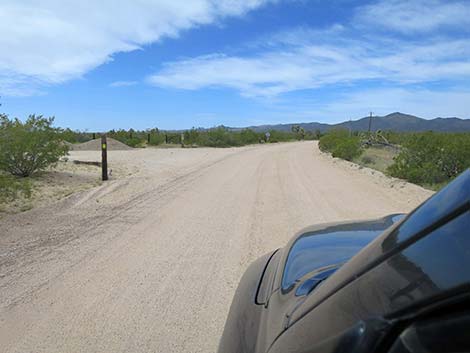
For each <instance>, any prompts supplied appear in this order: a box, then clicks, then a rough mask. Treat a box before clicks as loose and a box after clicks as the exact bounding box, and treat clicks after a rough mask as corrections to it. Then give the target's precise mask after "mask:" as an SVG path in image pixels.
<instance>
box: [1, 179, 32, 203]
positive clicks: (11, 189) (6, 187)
mask: <svg viewBox="0 0 470 353" xmlns="http://www.w3.org/2000/svg"><path fill="white" fill-rule="evenodd" d="M19 195H23V196H24V197H30V196H31V184H30V183H29V181H28V180H26V179H24V178H18V177H14V176H12V175H8V174H4V173H1V174H0V203H4V202H7V201H10V200H13V199H15V198H16V197H17V196H19Z"/></svg>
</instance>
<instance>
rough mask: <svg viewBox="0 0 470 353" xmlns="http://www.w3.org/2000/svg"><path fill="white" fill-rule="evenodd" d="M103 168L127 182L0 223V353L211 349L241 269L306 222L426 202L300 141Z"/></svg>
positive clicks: (145, 156) (125, 155) (86, 156)
mask: <svg viewBox="0 0 470 353" xmlns="http://www.w3.org/2000/svg"><path fill="white" fill-rule="evenodd" d="M71 158H76V159H80V160H98V158H99V152H92V151H73V152H72V155H71ZM109 160H110V165H111V168H113V165H114V166H117V167H119V168H120V169H121V170H127V171H129V173H127V174H125V175H123V176H122V177H121V178H119V179H116V180H111V181H110V182H107V183H104V184H102V185H100V186H97V187H94V188H92V189H89V190H87V191H82V192H80V193H76V194H73V195H71V196H69V197H67V198H65V199H63V200H61V201H58V202H56V203H54V204H53V205H52V206H47V207H46V206H44V207H39V208H35V209H32V210H30V211H27V212H23V213H20V214H16V215H8V216H6V217H4V218H2V219H1V220H0V234H1V236H0V352H31V353H33V352H34V353H39V352H47V353H53V352H87V353H91V352H214V351H215V350H216V347H217V344H218V339H219V337H220V334H221V332H222V328H223V324H224V320H225V317H226V314H227V312H228V309H229V306H230V302H231V299H232V295H233V293H234V290H235V288H236V285H237V283H238V280H239V279H240V277H241V275H242V273H243V271H244V269H245V268H246V267H247V266H248V264H249V263H250V262H251V261H252V260H254V259H255V258H257V257H258V256H260V255H262V254H264V253H266V252H268V251H270V250H272V249H274V248H276V247H280V246H283V245H284V244H285V243H286V242H287V240H288V239H289V238H290V237H291V236H292V235H293V234H294V233H295V232H296V231H298V230H299V229H301V228H302V227H305V226H307V225H310V224H314V223H319V222H329V221H337V220H347V219H364V218H371V217H380V216H384V215H386V214H389V213H393V212H408V211H410V210H411V209H413V208H414V207H415V206H417V205H418V204H419V203H420V202H422V201H423V200H425V199H426V198H427V197H429V196H430V195H431V192H430V191H428V190H425V189H422V188H420V187H418V186H415V185H411V184H408V183H405V182H402V181H398V180H393V179H390V178H387V177H385V176H383V175H382V174H381V173H378V172H374V171H372V170H370V169H366V168H363V169H360V168H358V167H357V166H354V165H352V164H350V163H348V162H344V161H340V160H336V159H332V158H331V157H328V156H326V155H324V154H322V153H320V152H319V150H318V148H317V145H316V144H315V143H314V142H299V143H287V144H276V145H260V146H248V147H243V148H230V149H206V148H198V149H142V150H132V151H115V152H110V155H109Z"/></svg>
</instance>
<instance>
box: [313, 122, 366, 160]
mask: <svg viewBox="0 0 470 353" xmlns="http://www.w3.org/2000/svg"><path fill="white" fill-rule="evenodd" d="M318 146H319V148H320V150H322V151H324V152H330V153H331V154H332V156H333V157H338V158H343V159H346V160H348V161H352V160H353V159H354V158H355V157H358V156H360V155H361V153H362V149H361V140H360V138H359V137H358V136H355V135H351V134H350V133H349V131H348V130H344V129H335V130H331V131H329V132H328V133H326V134H325V135H323V136H321V137H320V141H319V144H318Z"/></svg>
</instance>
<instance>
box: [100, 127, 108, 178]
mask: <svg viewBox="0 0 470 353" xmlns="http://www.w3.org/2000/svg"><path fill="white" fill-rule="evenodd" d="M101 179H102V180H103V181H105V180H108V143H107V142H106V135H101Z"/></svg>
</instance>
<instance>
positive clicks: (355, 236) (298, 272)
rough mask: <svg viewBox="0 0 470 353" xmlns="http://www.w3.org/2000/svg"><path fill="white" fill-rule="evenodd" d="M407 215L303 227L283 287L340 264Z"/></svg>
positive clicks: (292, 249)
mask: <svg viewBox="0 0 470 353" xmlns="http://www.w3.org/2000/svg"><path fill="white" fill-rule="evenodd" d="M403 217H404V215H403V214H392V215H389V216H387V217H384V218H380V219H377V220H372V221H361V222H349V223H333V224H325V225H318V226H314V227H309V228H306V229H303V230H302V231H301V232H300V233H299V234H298V235H297V236H296V237H295V238H294V239H293V242H292V244H291V245H290V246H289V245H288V246H287V247H286V248H287V249H289V251H288V252H287V256H286V260H285V266H284V271H283V274H282V279H281V288H282V289H283V291H285V292H286V291H288V290H289V289H290V288H292V287H293V286H295V283H296V282H299V280H300V279H302V278H303V277H304V276H306V275H308V274H309V273H312V272H322V271H323V270H327V269H329V268H331V267H332V266H333V267H338V266H340V265H342V264H344V263H345V262H346V261H348V260H349V259H350V258H351V257H353V256H354V255H355V254H356V253H358V252H359V251H360V250H361V249H362V248H364V247H365V246H366V245H367V244H369V243H370V242H371V241H372V240H374V239H375V238H376V237H377V236H378V235H380V234H381V233H382V232H384V231H385V230H386V229H387V228H389V227H390V226H392V225H393V224H394V223H396V222H397V221H399V220H400V219H402V218H403Z"/></svg>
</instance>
